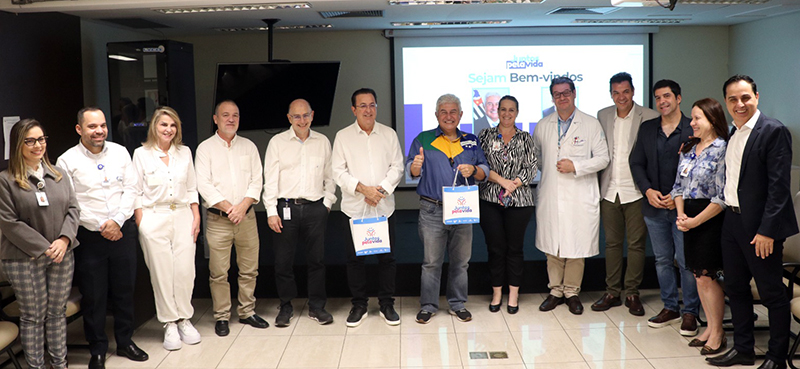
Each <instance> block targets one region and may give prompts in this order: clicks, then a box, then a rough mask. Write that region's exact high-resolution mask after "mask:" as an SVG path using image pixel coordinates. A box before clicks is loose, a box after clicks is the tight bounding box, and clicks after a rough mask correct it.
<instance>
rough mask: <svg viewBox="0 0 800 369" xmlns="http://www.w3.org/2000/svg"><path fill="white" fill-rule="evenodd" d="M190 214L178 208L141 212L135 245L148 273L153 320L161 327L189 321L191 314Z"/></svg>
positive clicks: (192, 285)
mask: <svg viewBox="0 0 800 369" xmlns="http://www.w3.org/2000/svg"><path fill="white" fill-rule="evenodd" d="M192 220H193V219H192V210H191V209H190V208H189V207H188V206H182V207H179V208H177V209H175V210H169V208H166V207H160V208H158V209H148V208H144V209H142V222H141V224H139V242H140V243H141V245H142V251H143V253H144V261H145V263H146V264H147V268H148V269H150V282H151V283H152V284H153V294H154V295H155V300H156V317H157V318H158V321H160V322H162V323H167V322H174V321H176V320H180V319H189V318H191V317H192V314H194V308H193V307H192V290H194V253H195V243H194V241H193V239H192Z"/></svg>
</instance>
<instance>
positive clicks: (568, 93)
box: [553, 90, 572, 100]
mask: <svg viewBox="0 0 800 369" xmlns="http://www.w3.org/2000/svg"><path fill="white" fill-rule="evenodd" d="M561 96H564V97H570V96H572V90H566V91H564V92H553V98H554V99H556V100H558V99H560V98H561Z"/></svg>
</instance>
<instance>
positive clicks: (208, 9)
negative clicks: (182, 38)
mask: <svg viewBox="0 0 800 369" xmlns="http://www.w3.org/2000/svg"><path fill="white" fill-rule="evenodd" d="M310 8H311V3H306V2H304V3H272V4H247V5H221V6H204V7H197V8H161V9H153V11H156V12H159V13H163V14H196V13H216V12H241V11H252V10H276V9H310Z"/></svg>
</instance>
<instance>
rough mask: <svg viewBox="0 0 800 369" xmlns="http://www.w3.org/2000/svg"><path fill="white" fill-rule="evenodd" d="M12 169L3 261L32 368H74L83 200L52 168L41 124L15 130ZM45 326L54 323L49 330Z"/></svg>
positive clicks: (5, 188) (4, 183)
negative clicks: (71, 351) (70, 329)
mask: <svg viewBox="0 0 800 369" xmlns="http://www.w3.org/2000/svg"><path fill="white" fill-rule="evenodd" d="M9 145H10V146H11V147H10V150H9V154H10V155H9V163H8V169H7V170H5V171H3V172H2V173H0V231H2V236H1V237H0V259H2V264H3V270H4V272H5V273H6V275H7V277H8V280H9V281H10V282H11V287H12V288H13V289H14V294H15V295H16V298H17V301H18V303H19V310H20V332H21V334H20V340H21V342H22V350H23V351H24V352H25V360H27V362H28V367H29V368H31V369H40V368H45V367H46V366H47V365H46V364H45V362H44V350H45V343H46V344H47V351H48V353H49V354H50V365H51V366H52V367H53V368H55V369H63V368H66V367H67V322H66V309H67V308H66V304H67V297H68V296H69V292H70V289H71V286H72V273H73V271H74V265H75V259H74V258H73V255H72V249H73V248H75V246H77V245H78V243H77V241H75V236H76V234H77V233H78V222H79V218H78V211H79V210H78V201H77V200H76V199H75V193H74V192H73V190H72V186H70V183H69V180H66V179H65V178H64V176H63V175H62V170H61V169H60V168H58V167H55V166H53V165H52V164H50V159H49V158H48V156H47V136H45V132H44V128H43V127H42V125H41V124H40V123H39V122H38V121H36V120H33V119H25V120H22V121H20V122H18V123H17V124H15V125H14V127H13V128H12V129H11V135H10V139H9ZM45 322H46V323H47V324H45Z"/></svg>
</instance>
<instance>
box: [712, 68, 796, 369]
mask: <svg viewBox="0 0 800 369" xmlns="http://www.w3.org/2000/svg"><path fill="white" fill-rule="evenodd" d="M722 91H723V93H724V94H725V104H726V105H727V107H728V112H729V113H730V114H731V116H732V117H733V124H734V126H735V127H734V131H733V134H732V136H731V138H730V141H729V142H728V151H727V153H726V155H725V191H724V195H725V203H726V204H727V205H728V207H727V210H726V214H725V223H724V225H723V229H722V257H723V259H722V260H723V265H724V266H725V291H726V293H727V294H728V298H729V299H730V306H731V315H732V319H733V339H734V346H733V348H732V349H731V350H729V351H728V352H727V353H725V354H724V355H721V356H717V357H714V358H708V359H706V360H708V361H709V363H711V364H712V365H717V366H731V365H737V364H741V365H753V364H754V363H755V351H754V349H753V347H754V344H755V340H754V338H753V295H752V293H751V292H750V279H751V278H753V279H755V282H756V286H757V287H758V293H759V295H760V296H761V302H762V303H763V304H764V306H766V307H767V309H768V310H769V346H768V350H767V354H766V360H764V363H763V364H761V366H759V369H775V368H786V356H787V351H788V349H789V325H790V324H791V321H790V318H789V317H790V306H789V298H788V296H786V292H785V287H784V285H783V279H782V274H783V268H782V266H781V264H782V262H783V242H784V241H785V240H786V238H787V237H789V236H791V235H793V234H796V233H798V227H797V219H796V218H795V214H794V207H793V205H792V195H791V192H790V190H789V184H790V177H789V175H790V170H791V165H792V136H791V134H790V133H789V130H788V129H787V128H786V127H785V126H784V125H783V124H782V123H781V122H779V121H778V120H776V119H772V118H769V117H767V116H765V115H764V114H762V113H761V111H759V110H758V90H757V88H756V83H755V82H754V81H753V79H752V78H750V77H748V76H744V75H735V76H733V77H731V78H729V79H728V80H727V81H726V82H725V84H724V85H723V87H722Z"/></svg>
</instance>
